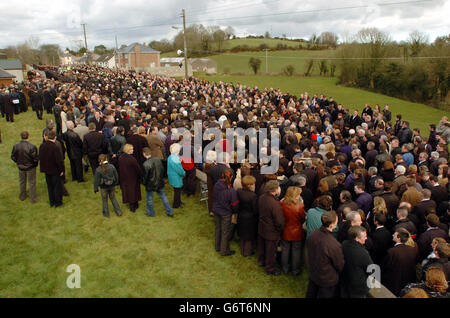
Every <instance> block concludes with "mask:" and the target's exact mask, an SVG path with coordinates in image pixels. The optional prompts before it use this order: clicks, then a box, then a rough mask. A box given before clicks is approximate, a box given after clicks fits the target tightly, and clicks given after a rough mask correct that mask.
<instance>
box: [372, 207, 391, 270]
mask: <svg viewBox="0 0 450 318" xmlns="http://www.w3.org/2000/svg"><path fill="white" fill-rule="evenodd" d="M373 220H374V224H375V226H376V228H375V230H374V231H373V232H372V233H371V237H372V242H373V249H372V259H373V261H374V263H375V264H378V265H381V262H382V261H383V259H384V258H385V257H386V254H387V251H388V249H389V248H391V247H392V235H391V232H389V230H388V229H387V228H385V227H384V225H385V224H386V216H385V215H384V214H382V213H375V215H374V216H373Z"/></svg>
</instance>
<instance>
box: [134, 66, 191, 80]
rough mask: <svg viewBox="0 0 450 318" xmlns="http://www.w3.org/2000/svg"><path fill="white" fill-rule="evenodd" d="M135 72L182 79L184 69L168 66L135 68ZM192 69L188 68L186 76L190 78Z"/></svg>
mask: <svg viewBox="0 0 450 318" xmlns="http://www.w3.org/2000/svg"><path fill="white" fill-rule="evenodd" d="M135 71H137V72H148V73H150V74H154V75H160V76H166V77H184V67H181V68H180V67H179V66H170V67H144V68H136V69H135ZM192 74H193V73H192V67H191V66H190V65H189V66H188V76H192Z"/></svg>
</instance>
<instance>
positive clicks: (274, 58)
mask: <svg viewBox="0 0 450 318" xmlns="http://www.w3.org/2000/svg"><path fill="white" fill-rule="evenodd" d="M332 54H333V51H330V50H320V51H307V50H299V51H269V52H268V53H267V57H268V58H267V62H268V73H276V74H280V73H282V69H283V68H284V67H285V66H287V65H293V66H294V67H295V73H298V74H304V73H305V71H306V65H307V63H308V61H309V59H311V58H318V59H321V58H324V59H326V58H327V57H331V56H332ZM251 57H254V58H259V59H260V60H261V68H260V70H259V72H260V73H265V72H266V53H265V52H263V51H262V52H241V53H224V54H220V55H213V56H210V57H209V58H211V59H213V60H215V61H216V62H217V66H218V70H217V72H218V74H223V73H230V74H233V73H243V74H248V75H251V74H253V71H252V70H251V68H250V67H249V65H248V61H249V60H250V58H251ZM319 62H320V60H315V62H314V68H313V73H312V74H313V75H319ZM331 62H333V61H328V62H327V63H328V66H329V65H330V64H331ZM336 64H337V63H336Z"/></svg>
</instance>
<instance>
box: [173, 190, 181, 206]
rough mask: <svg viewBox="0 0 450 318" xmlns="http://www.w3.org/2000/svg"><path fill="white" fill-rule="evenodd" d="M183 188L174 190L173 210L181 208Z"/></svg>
mask: <svg viewBox="0 0 450 318" xmlns="http://www.w3.org/2000/svg"><path fill="white" fill-rule="evenodd" d="M182 189H183V188H173V204H172V208H174V209H177V208H179V207H180V206H181V190H182Z"/></svg>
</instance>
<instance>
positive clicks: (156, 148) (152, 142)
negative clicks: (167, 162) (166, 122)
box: [146, 126, 164, 160]
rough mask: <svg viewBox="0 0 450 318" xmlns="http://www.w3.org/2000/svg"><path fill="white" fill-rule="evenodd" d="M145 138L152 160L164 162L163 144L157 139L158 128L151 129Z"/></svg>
mask: <svg viewBox="0 0 450 318" xmlns="http://www.w3.org/2000/svg"><path fill="white" fill-rule="evenodd" d="M146 138H147V142H148V147H149V148H150V153H151V156H152V158H158V159H161V160H164V144H163V143H162V141H161V139H159V137H158V127H157V126H153V127H151V128H150V129H149V131H148V133H147V136H146Z"/></svg>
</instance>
